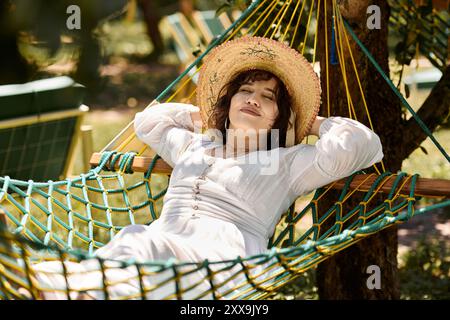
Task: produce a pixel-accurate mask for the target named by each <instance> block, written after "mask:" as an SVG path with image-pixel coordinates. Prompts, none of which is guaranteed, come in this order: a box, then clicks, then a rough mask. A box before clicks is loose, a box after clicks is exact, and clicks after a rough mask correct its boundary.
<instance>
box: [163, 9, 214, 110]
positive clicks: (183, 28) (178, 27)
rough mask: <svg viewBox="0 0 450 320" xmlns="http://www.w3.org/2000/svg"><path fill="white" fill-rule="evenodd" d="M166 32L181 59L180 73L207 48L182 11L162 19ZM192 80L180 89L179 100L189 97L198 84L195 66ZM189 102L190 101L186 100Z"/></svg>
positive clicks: (191, 71) (190, 72)
mask: <svg viewBox="0 0 450 320" xmlns="http://www.w3.org/2000/svg"><path fill="white" fill-rule="evenodd" d="M159 27H160V29H161V30H165V31H166V32H163V34H164V33H167V32H168V33H169V35H170V41H171V44H173V47H174V50H175V52H176V54H177V57H178V59H179V60H180V63H181V65H180V73H181V72H182V71H184V70H185V69H186V67H187V66H189V65H190V64H191V63H192V62H193V61H194V60H195V59H196V57H197V56H198V54H199V53H200V52H202V51H204V50H205V47H206V45H205V41H204V40H203V39H202V38H201V36H200V35H199V32H198V31H197V30H196V29H195V27H194V26H192V24H191V23H190V22H189V20H188V19H187V18H186V17H185V16H184V15H183V14H182V13H181V12H177V13H174V14H171V15H169V16H165V17H164V18H163V19H161V22H160V24H159ZM189 76H190V77H191V81H189V83H188V84H187V85H184V86H183V88H182V89H181V88H180V90H178V94H177V98H176V100H178V101H183V99H187V97H188V96H189V94H190V93H191V92H192V91H193V88H195V86H196V85H197V80H198V74H196V73H195V68H193V69H191V70H190V71H189ZM184 102H188V101H184Z"/></svg>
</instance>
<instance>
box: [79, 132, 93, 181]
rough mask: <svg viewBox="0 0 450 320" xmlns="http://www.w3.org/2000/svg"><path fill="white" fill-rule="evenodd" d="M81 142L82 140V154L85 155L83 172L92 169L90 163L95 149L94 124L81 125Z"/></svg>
mask: <svg viewBox="0 0 450 320" xmlns="http://www.w3.org/2000/svg"><path fill="white" fill-rule="evenodd" d="M80 130H81V142H82V146H81V148H82V156H83V172H88V171H89V170H90V169H91V166H90V164H89V160H90V157H91V155H92V152H93V150H94V148H93V142H92V126H91V125H83V126H81V129H80Z"/></svg>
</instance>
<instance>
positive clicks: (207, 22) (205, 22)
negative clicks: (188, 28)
mask: <svg viewBox="0 0 450 320" xmlns="http://www.w3.org/2000/svg"><path fill="white" fill-rule="evenodd" d="M192 19H193V21H194V22H195V24H196V26H197V28H198V30H199V31H200V32H201V35H202V36H203V38H204V39H205V41H206V43H207V44H209V43H211V42H212V41H213V40H214V38H215V37H217V36H219V35H221V34H222V33H223V32H224V31H225V30H227V29H228V28H229V27H230V26H231V24H232V22H231V20H230V18H229V17H228V15H227V14H226V13H222V14H221V15H219V16H218V17H216V12H215V11H214V10H207V11H194V12H193V13H192Z"/></svg>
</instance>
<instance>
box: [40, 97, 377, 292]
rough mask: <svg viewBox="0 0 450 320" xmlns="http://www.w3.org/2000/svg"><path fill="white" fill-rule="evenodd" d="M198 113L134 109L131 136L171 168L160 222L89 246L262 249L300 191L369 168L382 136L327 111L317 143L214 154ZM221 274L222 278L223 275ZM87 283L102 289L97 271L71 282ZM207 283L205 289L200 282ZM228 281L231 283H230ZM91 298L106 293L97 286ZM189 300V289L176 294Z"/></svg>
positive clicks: (141, 251) (148, 255)
mask: <svg viewBox="0 0 450 320" xmlns="http://www.w3.org/2000/svg"><path fill="white" fill-rule="evenodd" d="M198 110H199V109H198V107H196V106H193V105H188V104H181V103H166V104H160V105H156V106H153V107H151V108H149V109H147V110H144V111H143V112H140V113H137V114H136V117H135V122H134V128H135V131H136V134H137V136H138V138H139V139H140V140H142V141H143V142H145V143H146V144H148V145H149V146H150V147H151V148H152V149H153V150H155V151H156V152H157V153H158V154H159V155H160V156H161V157H162V158H163V159H164V160H165V161H166V162H167V163H168V164H170V165H171V166H172V168H173V172H172V175H171V179H170V183H169V187H168V190H167V193H166V195H165V197H164V205H163V209H162V212H161V215H160V218H159V219H158V220H156V221H155V222H153V223H152V224H150V225H149V226H142V225H135V226H129V227H126V228H124V229H123V230H122V231H120V232H119V233H118V234H117V235H116V237H115V238H114V239H113V240H111V241H110V242H109V243H108V244H107V245H105V246H104V247H102V248H101V249H99V250H98V251H97V252H96V255H97V256H99V257H102V258H105V259H115V260H127V259H135V260H136V261H150V260H168V259H170V258H175V259H177V260H178V261H192V262H200V261H203V260H205V259H208V261H222V260H233V259H235V258H236V257H238V256H241V257H247V256H250V255H255V254H259V253H263V252H265V251H266V250H267V245H268V240H269V238H270V236H271V235H272V234H273V232H274V230H275V227H276V225H277V223H278V221H279V219H280V217H281V215H282V214H283V213H284V212H286V211H287V210H288V208H289V206H290V205H291V204H292V203H293V202H294V201H295V199H296V198H297V197H299V196H300V195H303V194H305V193H309V192H310V191H312V190H314V189H316V188H319V187H321V186H324V185H326V184H328V183H330V182H332V181H335V180H338V179H341V178H343V177H346V176H349V175H351V174H352V173H353V172H355V171H357V170H360V169H363V168H367V167H369V166H371V165H373V164H374V163H376V162H378V161H380V160H381V159H382V157H383V153H382V147H381V143H380V140H379V138H378V136H377V135H376V134H375V133H374V132H373V131H371V130H370V129H368V128H367V127H366V126H364V125H362V124H361V123H359V122H357V121H354V120H351V119H347V118H341V117H331V118H328V119H326V120H325V121H324V122H323V123H322V125H321V126H320V132H319V135H320V139H319V140H318V141H317V142H316V144H315V145H306V144H299V145H296V146H293V147H289V148H277V149H273V150H271V151H255V152H252V153H250V154H248V155H247V158H246V156H241V157H236V158H221V157H217V158H216V157H212V156H210V155H209V154H210V152H206V151H207V150H209V149H212V148H217V147H218V146H220V143H219V142H214V141H211V139H210V138H209V137H208V136H206V135H203V134H200V133H194V132H193V129H194V127H193V123H192V121H191V118H190V112H192V111H198ZM250 156H253V157H254V158H253V160H250ZM255 157H256V158H255ZM255 159H256V160H255ZM268 159H269V160H268ZM263 169H265V170H263ZM91 264H94V265H95V263H93V262H91ZM87 265H89V263H86V264H84V265H83V264H73V265H72V264H69V269H70V268H73V270H75V271H77V270H85V269H88V267H87ZM37 267H38V270H39V269H40V270H44V269H45V268H47V269H48V268H50V269H52V268H53V270H58V268H59V269H60V268H61V266H59V265H55V264H54V263H53V264H52V263H43V264H40V265H37ZM95 267H98V266H97V265H95V266H94V267H93V268H95ZM35 268H36V267H35ZM83 268H84V269H83ZM120 271H123V272H122V273H120V272H116V273H114V272H112V274H111V277H112V278H114V277H116V278H120V277H126V275H124V273H126V272H127V271H124V270H120ZM128 272H131V273H132V272H133V271H130V270H128ZM197 276H198V277H199V278H200V277H202V276H204V275H197ZM221 276H222V277H224V278H226V276H227V274H226V273H225V274H222V275H221ZM57 278H58V277H54V276H45V275H42V276H40V280H41V281H43V282H44V283H46V284H47V285H49V286H53V287H59V288H61V287H63V288H64V286H65V281H64V279H63V278H62V277H59V278H58V279H57ZM219 278H220V276H219ZM186 279H187V280H183V281H187V282H188V283H186V282H185V283H184V285H188V284H189V281H191V282H192V281H193V280H192V279H191V280H189V277H186ZM241 280H242V279H241ZM148 281H149V282H152V280H151V279H148ZM92 283H98V286H99V287H101V275H99V274H96V273H93V274H91V275H89V276H87V275H85V276H83V277H79V278H76V276H73V279H69V285H70V286H73V287H77V286H78V287H83V286H84V287H88V286H89V285H90V284H92ZM204 285H205V286H208V284H207V283H206V281H205V284H204ZM233 285H235V283H232V282H231V283H230V284H229V287H232V286H233ZM166 289H167V290H166V291H164V290H162V291H160V292H155V293H153V294H149V295H148V296H147V297H148V298H150V299H159V298H161V297H163V296H164V295H166V294H168V293H170V291H172V292H173V284H172V285H171V286H170V287H168V288H166ZM203 289H204V287H203ZM224 289H226V287H224ZM199 290H200V289H199ZM109 292H110V297H111V298H114V297H119V296H121V295H123V294H133V292H139V283H137V282H134V283H133V281H131V283H129V284H127V285H118V286H117V288H112V290H110V291H109ZM92 295H93V296H95V298H100V299H101V298H104V296H103V293H102V292H93V293H92ZM192 297H195V290H194V291H192V292H191V293H189V294H187V295H186V296H183V298H192ZM49 298H58V295H57V294H55V295H54V296H51V295H49ZM205 298H211V295H209V296H206V297H205Z"/></svg>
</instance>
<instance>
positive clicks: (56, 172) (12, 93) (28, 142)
mask: <svg viewBox="0 0 450 320" xmlns="http://www.w3.org/2000/svg"><path fill="white" fill-rule="evenodd" d="M84 95H85V87H84V86H82V85H80V84H77V83H75V82H74V81H73V80H72V79H70V78H69V77H56V78H51V79H44V80H38V81H33V82H28V83H25V84H17V85H16V84H14V85H3V86H0V176H6V175H8V176H9V177H10V178H12V179H19V180H21V179H25V180H33V181H48V180H59V179H64V178H65V177H66V176H67V175H69V173H70V169H71V166H72V164H73V154H74V149H75V146H76V142H77V140H78V137H79V136H80V135H81V134H80V128H81V123H82V120H83V116H84V115H85V114H86V113H87V111H88V110H89V108H88V107H87V106H85V105H83V104H82V101H83V98H84Z"/></svg>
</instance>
